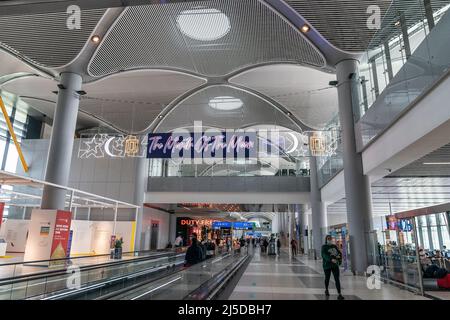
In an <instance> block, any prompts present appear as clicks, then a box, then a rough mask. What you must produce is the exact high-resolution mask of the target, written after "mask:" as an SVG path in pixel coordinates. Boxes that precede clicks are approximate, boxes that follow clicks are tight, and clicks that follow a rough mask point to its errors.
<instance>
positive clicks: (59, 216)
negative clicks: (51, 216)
mask: <svg viewBox="0 0 450 320" xmlns="http://www.w3.org/2000/svg"><path fill="white" fill-rule="evenodd" d="M71 222H72V212H70V211H62V210H58V211H57V212H56V219H55V232H54V233H53V241H52V249H51V251H50V252H51V254H50V259H63V258H66V256H67V252H66V251H67V248H68V244H69V237H70V224H71ZM58 263H64V261H60V262H58V261H56V264H58Z"/></svg>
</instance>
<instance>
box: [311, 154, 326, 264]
mask: <svg viewBox="0 0 450 320" xmlns="http://www.w3.org/2000/svg"><path fill="white" fill-rule="evenodd" d="M309 167H310V172H311V173H310V184H311V193H310V202H311V210H312V233H313V234H312V236H313V249H314V251H315V258H319V257H320V250H321V248H322V245H323V242H324V239H325V234H324V233H323V232H322V231H323V230H325V228H326V227H327V214H326V210H325V204H324V203H323V202H322V196H321V194H320V189H319V183H318V178H317V163H316V158H314V157H311V158H310V161H309Z"/></svg>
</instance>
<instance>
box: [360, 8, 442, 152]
mask: <svg viewBox="0 0 450 320" xmlns="http://www.w3.org/2000/svg"><path fill="white" fill-rule="evenodd" d="M425 2H427V1H425ZM425 2H424V1H423V0H410V1H408V5H407V6H405V5H404V4H402V3H404V0H401V1H400V0H396V1H394V2H393V4H392V5H391V8H390V10H389V11H388V13H387V14H386V15H385V17H384V19H383V22H382V28H381V29H380V30H379V31H378V32H377V34H376V35H375V36H374V37H373V39H372V40H371V42H370V45H369V48H368V50H367V51H366V52H365V53H364V55H363V57H362V59H361V63H360V68H359V75H358V77H357V78H356V79H354V81H355V92H354V95H355V96H357V97H358V99H357V101H355V103H354V105H353V112H354V118H355V122H356V125H355V131H356V137H357V148H358V150H359V151H360V150H362V149H363V148H364V146H366V145H367V143H369V142H370V141H371V140H373V139H374V138H375V137H376V136H377V135H379V134H380V133H381V132H382V131H383V130H385V129H386V128H387V127H388V126H389V125H390V124H391V123H392V122H393V121H395V119H397V118H398V117H399V116H401V114H402V113H403V112H404V111H405V110H406V109H407V108H408V107H409V106H410V105H411V104H412V103H413V102H414V101H415V100H416V99H418V98H419V97H420V96H421V95H422V94H423V93H425V92H426V91H427V90H428V89H430V88H431V87H432V86H433V85H434V84H435V83H436V81H438V80H439V79H441V78H442V77H444V76H445V75H447V74H448V70H449V67H450V56H449V55H448V52H449V50H450V14H449V11H448V9H449V8H450V1H448V0H446V1H431V8H432V11H429V10H427V9H426V6H425V5H424V3H425Z"/></svg>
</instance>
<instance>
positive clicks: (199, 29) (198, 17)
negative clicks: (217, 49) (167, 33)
mask: <svg viewBox="0 0 450 320" xmlns="http://www.w3.org/2000/svg"><path fill="white" fill-rule="evenodd" d="M177 25H178V28H179V29H180V31H181V32H182V33H183V34H184V35H186V36H188V37H189V38H191V39H195V40H199V41H213V40H217V39H220V38H222V37H223V36H225V35H226V34H227V33H228V32H229V31H230V29H231V25H230V19H228V17H227V16H226V15H225V14H224V13H223V12H221V11H219V10H217V9H212V8H211V9H206V8H203V9H193V10H185V11H182V12H181V13H180V14H179V15H178V17H177Z"/></svg>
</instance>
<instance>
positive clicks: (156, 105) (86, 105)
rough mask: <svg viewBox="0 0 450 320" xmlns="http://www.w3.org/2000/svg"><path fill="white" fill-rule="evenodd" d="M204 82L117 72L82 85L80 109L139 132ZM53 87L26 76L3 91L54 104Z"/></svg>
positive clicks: (145, 72) (167, 74)
mask: <svg viewBox="0 0 450 320" xmlns="http://www.w3.org/2000/svg"><path fill="white" fill-rule="evenodd" d="M204 82H205V80H203V79H201V78H198V77H193V76H190V75H187V74H183V73H178V72H173V71H163V70H135V71H129V72H123V73H118V74H115V75H112V76H109V77H106V78H103V79H100V80H98V81H95V82H90V83H88V84H85V85H83V87H82V89H83V90H84V91H86V93H87V94H86V95H85V96H82V97H81V101H80V110H81V111H85V112H87V113H89V114H92V115H94V116H96V117H98V118H100V119H103V120H104V121H106V122H108V123H110V124H112V125H114V126H115V127H118V128H119V129H121V130H124V131H141V130H143V129H145V128H147V127H148V126H149V125H150V123H151V122H152V121H153V120H154V119H155V118H156V117H157V115H158V114H159V113H160V112H161V111H162V109H163V108H164V107H165V106H166V105H167V104H169V103H170V102H171V101H172V100H173V99H175V98H176V97H177V96H179V95H181V94H183V93H184V92H185V91H188V90H190V89H192V88H195V87H197V86H199V85H201V84H203V83H204ZM56 84H57V83H56V82H55V81H54V80H51V79H45V78H41V77H26V78H21V79H17V80H15V81H11V82H9V83H7V84H5V85H4V87H3V88H4V89H5V90H6V91H9V92H12V93H14V94H17V95H19V96H21V97H30V98H37V99H40V100H47V101H55V102H56V98H57V96H56V94H54V93H52V91H56V90H57V87H56ZM53 108H54V105H53ZM37 109H38V106H37ZM52 114H53V113H52Z"/></svg>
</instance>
